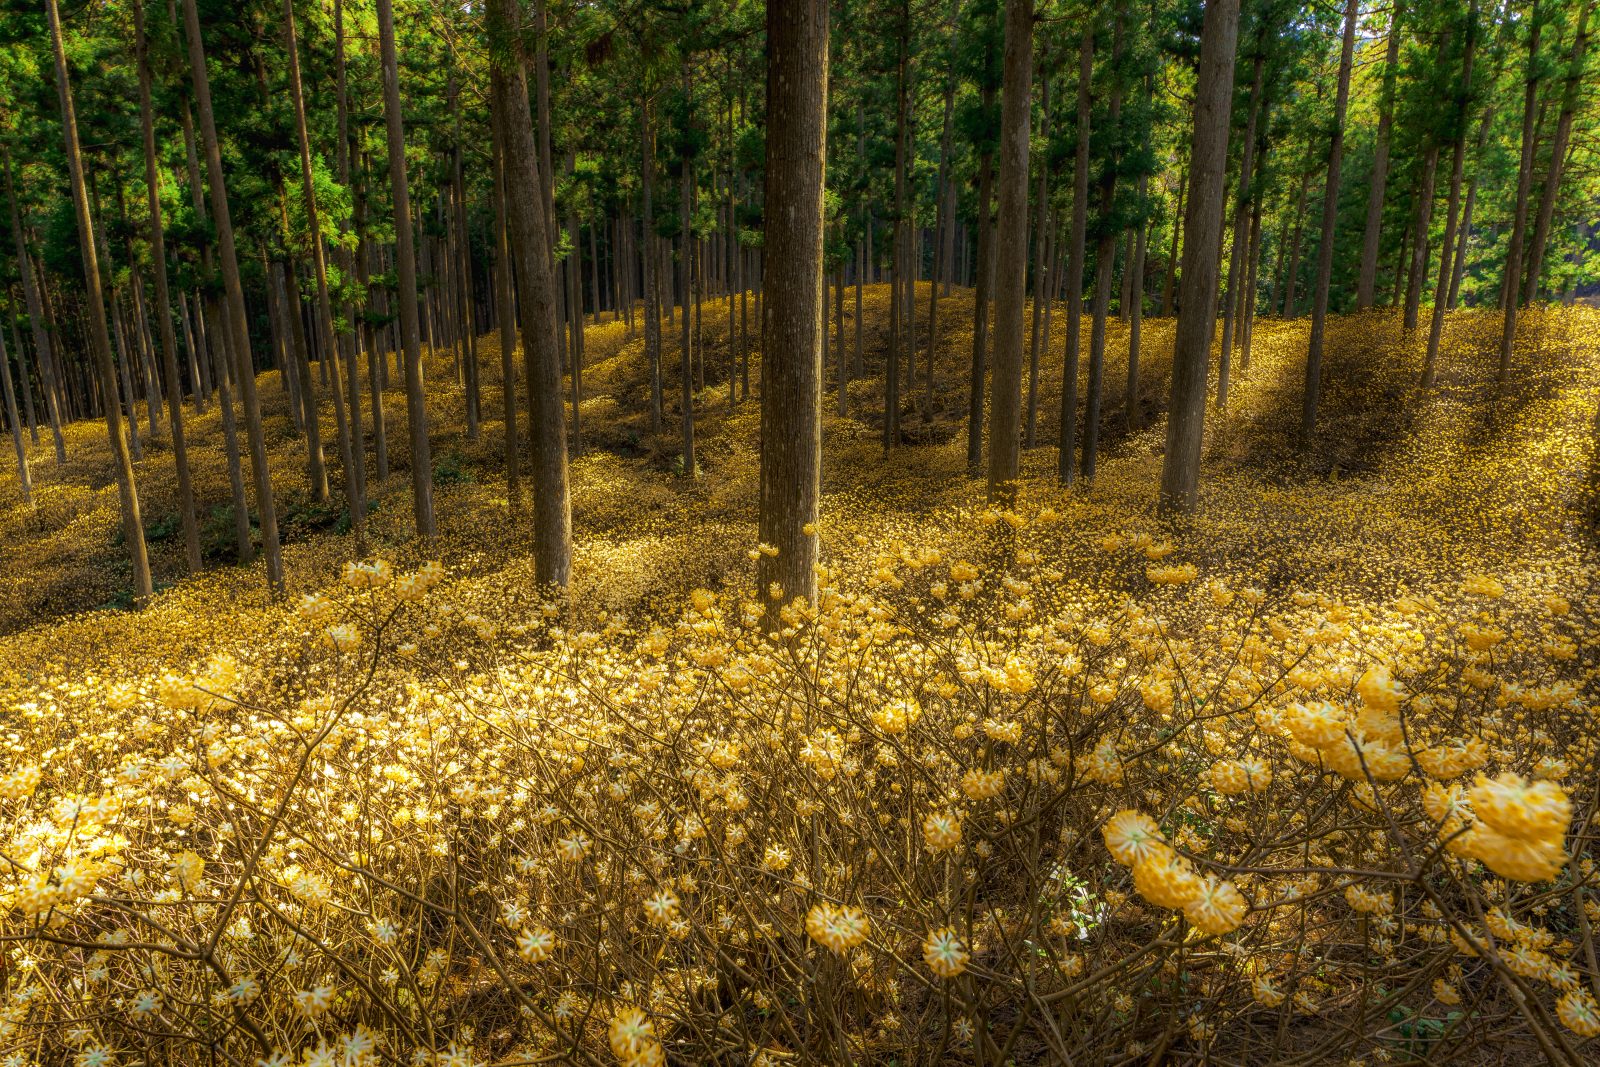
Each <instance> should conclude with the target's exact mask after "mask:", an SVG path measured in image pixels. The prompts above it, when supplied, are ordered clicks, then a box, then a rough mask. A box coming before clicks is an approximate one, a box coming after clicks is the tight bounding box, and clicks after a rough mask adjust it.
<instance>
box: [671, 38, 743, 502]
mask: <svg viewBox="0 0 1600 1067" xmlns="http://www.w3.org/2000/svg"><path fill="white" fill-rule="evenodd" d="M683 97H684V100H686V101H690V100H692V99H693V98H692V96H691V82H690V59H689V55H688V54H687V53H685V55H684V59H683ZM687 106H689V107H690V108H691V109H692V107H693V105H692V104H689V105H687ZM680 167H681V173H680V175H679V180H678V285H679V289H680V293H681V295H680V299H681V300H682V301H683V304H682V312H683V313H682V315H681V316H679V317H680V319H681V321H680V322H679V324H678V325H679V347H678V356H679V365H678V378H679V388H680V392H681V397H682V406H683V452H682V458H683V476H684V477H685V478H688V479H689V480H690V481H694V480H695V478H696V476H697V475H698V473H699V472H698V470H697V464H696V462H695V454H694V334H693V324H692V323H691V322H690V319H689V310H690V309H689V302H690V299H691V297H690V287H691V286H692V285H693V284H694V234H693V216H692V210H693V209H692V202H693V200H694V157H693V156H691V155H689V154H688V153H687V152H686V153H685V154H684V156H683V158H682V160H681V161H680ZM763 388H764V387H763Z"/></svg>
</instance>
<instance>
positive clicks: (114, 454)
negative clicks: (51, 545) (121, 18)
mask: <svg viewBox="0 0 1600 1067" xmlns="http://www.w3.org/2000/svg"><path fill="white" fill-rule="evenodd" d="M45 14H46V16H47V17H48V18H49V21H50V39H51V44H52V45H53V46H54V49H55V61H56V89H57V91H58V92H59V94H60V98H61V126H62V135H63V140H64V142H65V145H66V153H67V169H68V171H69V172H70V174H71V180H72V206H73V208H74V210H75V212H76V214H77V218H78V249H79V251H80V252H81V253H82V256H83V285H84V295H85V296H86V298H87V300H88V305H89V307H88V314H89V341H90V351H91V353H92V355H93V356H94V362H95V368H96V370H97V371H98V372H99V377H100V388H101V392H102V395H103V398H104V404H103V407H104V409H105V418H106V434H107V436H108V437H109V438H110V440H111V461H112V469H113V471H114V473H115V475H116V479H117V497H118V500H119V502H120V504H121V510H122V535H123V539H124V540H125V541H126V543H127V546H128V557H129V560H130V561H131V562H132V564H133V592H134V598H135V600H136V602H137V603H140V604H143V603H144V602H145V601H146V600H148V599H149V598H150V595H151V593H152V592H153V591H154V587H153V586H152V584H151V581H150V558H149V556H148V555H147V554H146V552H145V543H144V522H143V520H142V519H141V517H140V515H139V491H138V488H137V487H136V486H135V485H134V481H133V460H132V459H131V457H130V456H129V455H128V442H127V439H126V438H125V437H124V436H123V431H122V413H121V412H120V411H119V410H118V408H117V376H116V371H115V369H113V367H112V366H111V340H110V338H109V337H107V336H106V306H105V297H104V296H103V295H102V293H101V291H100V261H99V253H98V251H97V247H96V245H95V237H94V220H93V219H92V218H91V217H90V215H89V193H88V187H87V185H86V184H85V182H84V174H83V159H82V157H81V155H80V154H79V150H78V118H77V113H76V112H75V111H74V109H73V106H72V86H71V85H70V84H69V83H68V81H67V53H66V49H65V47H64V46H63V44H62V39H61V15H60V13H59V12H58V11H57V10H56V0H45ZM8 392H9V390H8Z"/></svg>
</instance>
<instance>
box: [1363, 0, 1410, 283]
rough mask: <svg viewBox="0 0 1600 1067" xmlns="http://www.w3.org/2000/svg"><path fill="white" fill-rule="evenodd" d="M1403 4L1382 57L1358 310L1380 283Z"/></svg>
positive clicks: (1397, 3) (1396, 12)
mask: <svg viewBox="0 0 1600 1067" xmlns="http://www.w3.org/2000/svg"><path fill="white" fill-rule="evenodd" d="M1404 10H1405V8H1404V4H1403V0H1394V11H1393V13H1392V14H1391V15H1390V16H1389V43H1388V46H1387V48H1386V49H1385V51H1384V56H1383V96H1382V100H1381V103H1380V104H1379V111H1378V141H1377V146H1376V147H1375V148H1374V150H1373V159H1372V180H1371V182H1370V183H1369V185H1368V187H1367V221H1366V226H1365V227H1364V228H1363V229H1362V231H1361V273H1360V277H1359V280H1358V281H1357V282H1356V310H1357V311H1365V310H1367V308H1369V307H1371V306H1372V293H1373V289H1374V288H1375V287H1376V285H1377V281H1378V240H1379V238H1380V237H1381V236H1382V233H1383V196H1384V190H1385V189H1386V188H1387V186H1388V182H1389V143H1390V141H1391V140H1392V139H1393V136H1394V133H1393V131H1394V86H1395V75H1396V74H1397V72H1398V70H1399V66H1400V16H1401V14H1402V12H1403V11H1404Z"/></svg>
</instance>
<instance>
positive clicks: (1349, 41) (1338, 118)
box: [1300, 0, 1358, 446]
mask: <svg viewBox="0 0 1600 1067" xmlns="http://www.w3.org/2000/svg"><path fill="white" fill-rule="evenodd" d="M1357 4H1358V0H1345V9H1344V45H1343V48H1342V50H1341V51H1340V53H1339V89H1338V93H1337V95H1336V97H1335V99H1334V104H1333V131H1332V134H1331V143H1330V144H1329V146H1328V181H1327V184H1326V185H1325V187H1324V188H1323V192H1322V236H1321V238H1320V239H1319V240H1318V241H1317V288H1316V291H1315V292H1314V293H1313V294H1312V298H1311V343H1310V345H1309V346H1308V347H1307V349H1306V384H1305V392H1304V394H1303V396H1302V403H1301V407H1300V443H1301V445H1302V446H1307V445H1309V444H1310V443H1311V435H1312V434H1313V433H1314V432H1315V430H1316V427H1317V402H1318V400H1319V398H1320V397H1321V394H1322V345H1323V337H1324V334H1325V332H1326V330H1327V325H1328V290H1329V288H1330V286H1331V285H1332V282H1333V237H1334V227H1335V226H1337V225H1338V222H1339V170H1340V167H1341V166H1342V164H1343V163H1344V116H1345V109H1346V107H1348V106H1349V103H1350V65H1351V62H1352V60H1353V59H1354V56H1355V44H1356V9H1357Z"/></svg>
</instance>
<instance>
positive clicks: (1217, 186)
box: [1161, 0, 1239, 513]
mask: <svg viewBox="0 0 1600 1067" xmlns="http://www.w3.org/2000/svg"><path fill="white" fill-rule="evenodd" d="M1238 36H1239V0H1210V2H1208V3H1207V4H1206V17H1205V25H1204V28H1203V30H1202V31H1201V36H1200V71H1199V76H1198V78H1197V81H1196V84H1195V111H1194V148H1193V150H1192V151H1191V153H1190V156H1189V158H1190V165H1189V167H1190V179H1189V209H1188V213H1187V215H1186V216H1185V218H1184V225H1183V234H1184V236H1183V274H1182V280H1181V282H1180V289H1179V292H1178V307H1179V310H1178V326H1177V333H1176V337H1175V339H1174V343H1173V353H1172V402H1171V410H1170V413H1169V415H1168V419H1167V453H1166V457H1165V459H1164V460H1163V462H1162V466H1161V510H1162V511H1163V512H1164V513H1172V512H1189V511H1193V510H1194V506H1195V504H1196V502H1197V501H1198V498H1199V491H1200V446H1201V443H1202V437H1203V435H1204V431H1205V412H1206V368H1207V364H1208V362H1209V360H1210V356H1211V335H1212V332H1213V330H1215V328H1216V318H1217V265H1218V257H1219V255H1220V253H1221V251H1222V199H1223V192H1224V185H1225V183H1226V180H1227V163H1228V125H1229V123H1228V112H1229V104H1230V98H1231V95H1232V89H1233V59H1234V47H1235V44H1236V42H1237V40H1238Z"/></svg>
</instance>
